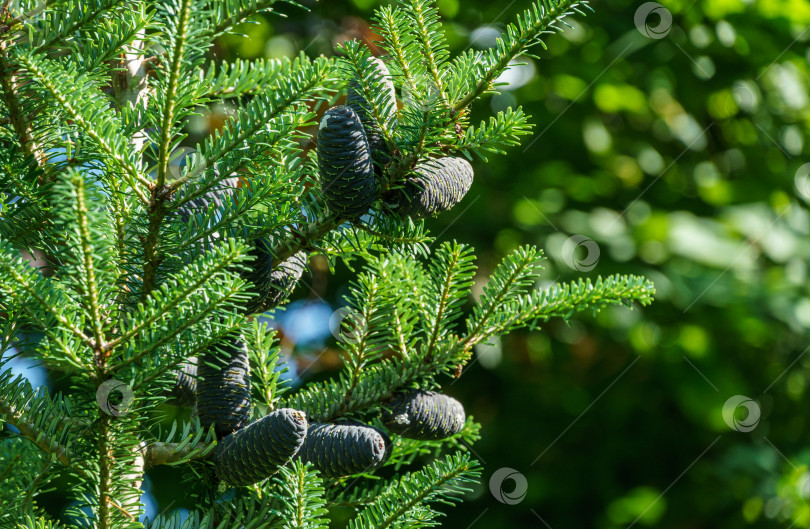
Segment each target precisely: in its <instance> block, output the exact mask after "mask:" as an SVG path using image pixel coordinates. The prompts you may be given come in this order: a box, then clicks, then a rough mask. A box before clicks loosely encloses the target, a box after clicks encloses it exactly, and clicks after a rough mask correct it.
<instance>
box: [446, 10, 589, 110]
mask: <svg viewBox="0 0 810 529" xmlns="http://www.w3.org/2000/svg"><path fill="white" fill-rule="evenodd" d="M580 7H585V8H589V7H588V2H587V0H538V1H536V2H535V3H534V4H532V7H531V8H529V9H527V10H526V11H524V12H523V14H522V15H518V18H517V24H514V23H512V24H509V25H508V26H507V28H506V35H505V36H503V37H500V38H498V40H497V42H496V44H495V46H494V47H493V48H492V49H490V50H487V51H486V52H485V53H484V57H485V59H486V60H485V61H483V65H482V66H480V67H479V68H478V70H479V71H478V72H476V73H477V75H476V76H475V78H476V79H477V81H476V83H475V86H474V87H473V88H472V89H471V90H469V91H468V92H467V93H466V94H465V95H464V96H463V97H462V98H461V99H460V100H459V101H457V102H456V103H455V104H454V105H453V115H454V116H455V115H458V114H459V113H460V112H461V111H462V110H464V109H465V108H467V107H468V106H469V105H470V104H471V103H472V102H473V101H475V100H476V99H478V97H480V96H481V95H482V94H484V93H485V92H487V91H488V90H490V88H491V86H492V83H493V81H495V79H497V78H498V76H499V75H501V73H503V72H504V70H506V69H507V68H508V67H509V63H510V61H512V60H513V59H514V58H515V57H517V56H519V55H521V54H522V53H525V52H526V50H528V49H529V48H531V47H532V46H535V45H537V44H540V45H541V46H543V47H545V44H544V43H543V41H542V37H543V35H545V34H551V33H556V32H559V31H561V29H560V27H559V26H558V25H557V24H558V23H562V24H565V22H564V20H565V18H566V17H568V16H569V15H571V14H573V13H574V12H576V13H580V14H583V13H582V11H581V10H580Z"/></svg>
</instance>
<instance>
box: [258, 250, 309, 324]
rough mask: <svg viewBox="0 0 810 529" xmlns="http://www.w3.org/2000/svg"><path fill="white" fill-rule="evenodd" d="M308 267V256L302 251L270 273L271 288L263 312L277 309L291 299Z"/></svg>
mask: <svg viewBox="0 0 810 529" xmlns="http://www.w3.org/2000/svg"><path fill="white" fill-rule="evenodd" d="M306 267H307V254H306V252H304V251H300V252H298V253H296V254H294V255H292V256H291V257H289V258H288V259H287V260H286V261H283V262H282V263H281V264H279V265H278V266H277V267H276V268H275V270H273V271H272V272H271V273H270V286H269V288H268V290H267V295H266V296H265V299H264V303H263V306H262V311H265V310H269V309H271V308H273V307H277V306H278V305H279V304H280V303H281V302H282V301H284V300H285V299H287V298H289V297H290V294H292V293H293V290H295V287H296V285H298V281H299V280H300V279H301V276H302V275H303V274H304V270H305V269H306Z"/></svg>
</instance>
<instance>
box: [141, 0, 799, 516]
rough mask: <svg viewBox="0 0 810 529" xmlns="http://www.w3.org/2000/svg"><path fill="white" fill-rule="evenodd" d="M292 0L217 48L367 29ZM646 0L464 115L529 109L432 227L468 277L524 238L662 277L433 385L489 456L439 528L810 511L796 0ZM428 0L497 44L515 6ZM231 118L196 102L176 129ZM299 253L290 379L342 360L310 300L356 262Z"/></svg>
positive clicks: (246, 49)
mask: <svg viewBox="0 0 810 529" xmlns="http://www.w3.org/2000/svg"><path fill="white" fill-rule="evenodd" d="M302 3H303V4H304V5H305V6H307V7H309V11H305V10H300V9H296V8H294V7H292V6H287V5H284V6H282V8H281V10H282V11H283V13H284V14H285V15H286V17H278V16H272V15H271V16H267V17H264V18H261V19H259V20H257V23H255V24H250V25H246V26H245V27H244V28H243V33H244V35H245V36H246V37H247V38H245V37H240V36H227V37H225V38H223V39H221V40H220V41H219V42H218V43H217V45H216V55H217V57H216V58H217V59H218V60H233V59H234V58H236V57H242V58H246V59H250V58H257V57H267V56H270V57H279V56H284V55H287V56H294V55H296V54H298V53H299V52H300V51H302V50H303V51H304V52H305V53H307V54H311V55H318V54H326V55H331V54H332V53H333V50H334V45H335V44H336V43H338V42H340V41H342V40H344V39H347V38H361V39H365V40H367V41H373V40H374V34H373V31H372V30H371V29H370V28H369V25H370V21H371V17H372V14H373V9H374V8H375V7H377V6H378V5H379V2H377V1H376V0H324V1H322V2H321V3H315V2H314V1H312V0H304V1H303V2H302ZM662 4H663V5H660V4H654V5H648V4H644V3H642V2H629V1H625V0H598V1H596V2H593V3H592V7H593V8H594V9H595V13H592V14H589V15H588V16H587V17H582V16H579V15H577V16H576V17H574V18H571V19H569V22H570V23H571V24H572V26H573V28H572V29H568V30H566V31H565V32H564V33H563V34H562V35H554V36H551V37H549V38H548V39H547V41H546V43H547V46H548V49H547V50H543V49H540V48H538V49H537V54H538V56H539V60H538V59H536V58H527V59H526V60H525V61H523V62H525V65H523V66H516V67H515V68H514V69H513V70H512V71H511V72H510V73H508V74H507V76H506V77H505V78H504V79H503V80H504V81H505V82H508V83H509V84H508V85H507V86H504V87H502V93H501V94H499V95H495V96H492V97H488V98H486V99H484V100H482V101H480V102H478V103H476V105H475V106H474V111H473V120H474V121H476V122H477V121H480V120H481V119H485V118H487V117H488V116H489V115H491V114H492V113H493V112H496V111H499V110H503V109H505V108H507V107H510V106H511V107H514V106H517V105H523V107H524V110H525V111H526V112H527V113H528V114H531V115H532V116H533V123H535V125H536V127H535V129H534V135H533V136H531V137H527V138H525V139H524V142H523V145H521V146H520V147H518V148H515V149H513V150H511V151H510V152H509V154H508V155H504V156H491V157H490V158H489V161H488V162H489V163H487V164H485V163H483V162H482V161H478V162H477V163H476V165H475V167H476V179H475V183H474V184H473V187H472V189H471V191H470V192H469V193H468V195H467V196H466V198H465V199H464V201H463V202H462V203H461V204H460V205H459V206H458V207H457V208H456V209H454V210H453V212H452V213H451V214H447V215H444V216H442V217H440V218H438V219H435V220H432V221H431V228H432V232H433V234H434V235H439V240H446V239H457V240H459V241H462V242H465V243H469V244H472V245H473V246H474V247H475V248H476V250H477V254H478V256H479V267H480V274H479V282H478V284H477V285H476V288H480V286H481V284H482V282H483V281H484V280H485V278H486V277H487V275H488V274H489V271H490V270H491V269H492V267H493V266H494V265H495V264H496V263H497V262H498V261H499V260H500V259H501V258H502V257H503V256H504V255H505V254H506V253H508V252H509V251H511V250H512V249H514V248H515V247H516V246H518V245H521V244H534V245H537V246H539V247H541V248H543V249H544V251H545V252H546V255H547V256H548V262H547V269H546V272H545V276H544V281H545V282H546V283H549V284H550V283H551V282H554V281H568V280H572V279H575V278H577V277H582V276H585V277H590V278H596V277H597V276H599V275H609V274H613V273H632V274H640V275H645V276H647V277H649V278H651V279H652V280H654V282H655V285H656V288H657V291H658V294H657V296H656V298H657V299H656V302H655V303H654V304H653V305H652V306H651V307H647V308H644V309H643V310H639V309H640V308H638V307H637V308H636V310H632V311H631V310H629V309H627V308H615V309H611V310H606V311H604V312H602V313H600V314H598V315H596V316H591V315H584V316H580V317H577V318H576V319H575V321H574V322H573V323H572V324H570V325H565V324H564V323H562V322H559V321H552V322H549V323H548V324H547V325H546V326H545V327H544V328H543V329H542V330H541V331H539V332H532V333H528V332H525V333H517V334H513V335H510V336H508V337H507V338H505V339H504V340H503V341H502V342H498V343H494V344H492V345H491V346H488V347H484V348H480V349H478V350H476V356H475V358H474V360H473V362H472V363H471V365H470V366H468V367H467V368H466V369H465V371H464V372H463V375H462V376H461V378H459V379H458V380H456V381H448V382H447V384H446V385H445V388H444V389H445V391H446V392H447V393H449V394H451V395H454V396H456V397H457V398H459V399H460V400H461V401H462V402H463V403H464V405H465V407H466V409H467V411H468V413H470V414H472V415H474V416H475V417H476V419H478V420H479V421H480V422H481V423H482V424H483V431H482V434H483V437H482V439H481V441H479V442H478V443H477V444H475V445H474V446H473V447H472V451H473V453H474V454H475V456H476V457H477V458H478V459H479V460H480V461H481V462H482V464H483V466H484V469H485V472H484V475H483V479H482V483H481V485H480V486H479V487H478V488H477V490H475V491H474V492H473V493H472V494H471V495H470V497H469V498H467V500H466V501H465V503H463V504H462V506H461V507H458V508H454V509H448V510H447V517H446V518H445V520H444V524H445V526H446V527H451V528H466V529H471V528H475V529H490V528H501V527H526V528H534V527H536V528H541V529H542V528H551V529H561V528H565V529H577V528H583V529H584V528H588V529H593V528H597V529H613V528H629V527H661V528H690V529H691V528H709V527H711V528H740V527H808V526H810V450H808V448H807V447H808V445H809V444H810V443H808V440H810V424H808V420H807V413H806V411H805V410H806V407H807V403H808V373H810V355H808V354H806V353H807V351H808V340H807V339H806V334H807V330H808V328H810V291H808V287H807V276H808V262H810V237H808V232H810V215H808V204H810V156H807V155H806V153H807V152H808V147H807V146H806V145H805V143H806V142H807V132H808V128H809V127H810V94H809V92H810V90H808V87H810V77H809V72H808V63H809V62H810V3H809V2H807V0H762V1H759V2H758V1H756V0H748V1H744V0H689V1H672V0H662ZM438 5H439V7H440V10H441V13H442V15H443V16H444V18H445V22H446V28H447V34H448V39H449V42H450V45H451V50H452V51H453V52H454V53H457V52H461V51H463V50H465V49H467V48H468V47H477V48H484V47H487V46H491V45H492V44H493V43H494V38H495V37H496V36H497V34H498V32H499V31H500V30H502V29H503V27H504V24H505V23H507V22H509V21H511V20H513V19H514V16H515V15H516V14H517V13H518V12H520V11H521V10H523V9H525V8H526V7H528V6H529V0H510V1H508V2H507V1H505V0H501V1H499V2H493V1H491V0H489V1H486V0H463V1H462V0H438ZM645 14H646V16H645ZM226 113H227V109H226V108H224V107H222V108H219V109H217V108H215V109H213V112H212V113H211V114H209V115H206V116H200V117H198V118H196V119H195V120H193V121H192V122H191V123H190V124H189V132H190V133H191V134H192V138H193V137H194V135H195V134H196V135H200V134H202V133H204V132H205V131H207V130H210V128H211V127H215V126H217V125H218V124H219V123H221V120H222V116H223V115H225V114H226ZM805 164H807V165H805ZM572 237H573V238H572ZM310 266H311V268H312V274H311V275H308V276H306V277H305V280H304V282H303V284H302V286H301V287H299V288H298V290H297V291H296V295H295V298H296V301H295V302H294V303H293V304H291V305H290V307H289V309H288V310H287V311H286V312H284V313H283V314H282V315H281V316H280V317H279V320H278V324H279V325H280V326H281V328H282V329H283V330H284V345H285V351H287V352H288V353H291V354H292V355H293V357H294V358H295V359H296V362H295V365H296V366H297V369H298V370H299V372H300V374H302V375H303V376H304V378H307V377H309V376H315V377H319V376H326V375H327V374H328V373H329V370H330V369H334V368H335V367H336V366H337V365H338V362H339V360H338V357H337V355H336V354H334V351H333V347H332V346H333V345H334V340H333V338H332V337H331V335H330V333H329V329H328V320H329V316H330V315H331V313H332V311H333V310H334V309H335V308H337V307H338V306H340V304H341V296H342V295H343V294H344V293H345V292H346V289H345V285H346V283H347V282H348V281H349V280H350V279H351V278H352V275H353V274H351V273H350V272H348V271H347V270H346V269H345V268H340V269H339V270H338V273H337V274H336V275H334V276H332V275H330V274H328V270H327V268H326V266H325V264H324V263H323V262H322V261H320V260H317V259H315V260H313V261H312V262H311V263H310ZM324 349H326V352H327V353H328V354H321V353H322V352H323V351H324ZM304 371H305V372H304ZM738 395H739V396H742V397H740V398H738V399H737V400H731V401H729V399H731V398H732V397H734V396H738ZM745 399H749V400H748V401H746V402H744V403H743V404H742V405H740V406H736V409H735V405H736V404H739V403H740V402H742V401H743V400H745ZM727 402H730V404H728V405H726V411H727V413H726V416H725V418H724V415H723V408H724V404H726V403H727ZM746 406H748V408H747V409H750V410H754V411H757V410H758V411H759V412H760V416H759V418H757V417H756V413H754V414H753V415H746ZM735 412H736V413H735ZM735 421H736V422H735ZM735 426H736V430H735ZM738 430H748V431H738ZM504 467H508V468H511V469H514V471H516V472H517V473H519V474H520V475H522V476H525V480H526V481H525V483H526V496H525V498H524V499H523V500H522V501H520V502H518V503H516V504H513V505H509V504H506V503H502V502H499V501H498V500H497V499H496V498H495V495H496V494H497V493H498V492H499V490H503V491H505V492H506V493H507V494H509V493H510V492H511V491H512V489H513V488H514V487H515V485H516V484H519V483H516V482H515V481H514V480H512V479H508V480H506V481H505V482H504V483H503V484H502V489H499V487H498V483H493V485H494V486H495V493H496V494H493V493H492V492H491V490H490V486H489V485H490V478H491V476H492V474H493V473H495V472H496V471H498V470H499V469H501V468H504ZM172 473H173V471H172V469H168V468H161V467H159V468H156V469H153V470H151V471H150V473H149V479H148V480H147V481H146V482H145V488H146V489H147V491H148V493H147V495H146V496H144V499H145V501H146V502H147V504H148V509H147V512H148V514H149V515H150V517H153V516H154V513H156V512H159V511H165V510H172V509H176V508H183V507H187V505H185V504H184V499H183V490H182V487H178V486H177V482H176V479H174V478H173V476H172ZM518 496H519V494H518Z"/></svg>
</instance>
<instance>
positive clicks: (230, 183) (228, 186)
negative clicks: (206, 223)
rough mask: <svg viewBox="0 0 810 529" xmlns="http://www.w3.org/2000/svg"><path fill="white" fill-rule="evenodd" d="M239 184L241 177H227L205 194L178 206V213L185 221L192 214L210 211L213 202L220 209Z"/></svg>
mask: <svg viewBox="0 0 810 529" xmlns="http://www.w3.org/2000/svg"><path fill="white" fill-rule="evenodd" d="M215 173H216V174H217V175H218V174H219V172H218V171H216V170H215ZM238 185H239V177H237V176H232V177H230V178H225V179H224V180H222V181H221V182H220V183H219V184H217V185H216V187H214V188H213V189H211V190H209V191H207V192H206V193H205V194H204V195H202V196H200V197H197V198H195V199H192V200H189V201H188V202H186V203H185V204H183V205H182V206H180V207H179V208H177V210H176V211H177V214H178V215H179V216H180V218H181V219H183V221H184V222H188V220H189V219H190V218H191V216H192V215H197V214H199V213H204V212H206V211H208V208H209V207H211V204H213V205H214V207H215V208H216V209H219V208H221V207H222V205H223V204H224V203H225V200H228V199H229V198H230V197H232V196H233V194H234V193H235V192H236V188H237V187H238Z"/></svg>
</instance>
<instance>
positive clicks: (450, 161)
mask: <svg viewBox="0 0 810 529" xmlns="http://www.w3.org/2000/svg"><path fill="white" fill-rule="evenodd" d="M472 181H473V169H472V166H471V165H470V162H468V161H467V160H465V159H464V158H451V157H448V158H437V159H433V160H428V161H427V162H423V163H421V164H419V165H417V166H416V167H415V168H414V170H413V174H412V175H411V176H409V177H408V178H407V179H406V180H405V186H404V187H403V188H402V189H401V190H399V193H398V196H397V199H398V202H399V204H398V210H399V212H400V214H401V215H405V216H409V217H417V218H419V217H429V216H433V215H437V214H439V213H441V212H443V211H447V210H449V209H450V208H452V207H453V206H455V205H456V204H458V203H459V202H461V199H462V198H464V195H466V194H467V191H469V190H470V186H471V185H472Z"/></svg>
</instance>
